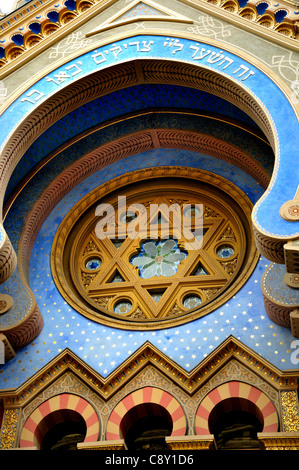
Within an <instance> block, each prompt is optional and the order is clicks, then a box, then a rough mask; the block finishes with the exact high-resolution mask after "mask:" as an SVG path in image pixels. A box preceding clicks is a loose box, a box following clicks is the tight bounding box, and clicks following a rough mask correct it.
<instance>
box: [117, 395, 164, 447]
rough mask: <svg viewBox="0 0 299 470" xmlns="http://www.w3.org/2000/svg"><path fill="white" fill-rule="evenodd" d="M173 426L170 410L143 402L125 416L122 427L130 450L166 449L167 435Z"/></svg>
mask: <svg viewBox="0 0 299 470" xmlns="http://www.w3.org/2000/svg"><path fill="white" fill-rule="evenodd" d="M172 428H173V422H172V418H171V416H170V414H169V412H168V411H167V410H166V409H165V408H164V407H163V406H161V405H157V404H155V403H143V404H141V405H137V406H135V407H133V408H131V409H130V410H129V411H128V412H127V413H126V414H125V416H124V417H123V419H122V421H121V424H120V429H121V433H122V435H123V437H124V439H125V442H126V446H127V448H128V450H130V451H138V450H163V449H164V450H166V449H167V445H166V442H165V437H166V436H170V434H171V432H172Z"/></svg>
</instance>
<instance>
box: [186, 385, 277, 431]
mask: <svg viewBox="0 0 299 470" xmlns="http://www.w3.org/2000/svg"><path fill="white" fill-rule="evenodd" d="M228 399H233V400H228ZM236 399H239V402H238V403H239V405H240V408H241V409H243V410H244V411H249V412H254V410H256V413H255V414H257V416H258V418H260V420H261V421H262V422H263V426H264V427H263V432H277V431H278V423H279V421H278V415H277V412H276V409H275V407H274V405H273V403H272V402H271V400H270V398H269V397H268V396H267V395H266V394H265V393H264V392H262V391H261V390H259V389H258V388H256V387H253V386H252V385H248V384H246V383H244V382H238V381H231V382H226V383H224V384H222V385H220V386H219V387H217V388H215V389H213V390H212V391H211V392H210V393H208V395H207V396H206V397H205V398H204V399H203V401H202V402H201V404H200V405H199V407H198V409H197V412H196V417H195V432H196V434H198V435H203V434H210V429H209V417H210V416H211V412H212V410H213V409H214V408H215V406H216V405H217V404H218V403H220V402H223V403H224V404H225V407H226V408H223V409H222V412H229V411H231V409H232V408H231V405H230V403H232V402H233V403H234V405H236Z"/></svg>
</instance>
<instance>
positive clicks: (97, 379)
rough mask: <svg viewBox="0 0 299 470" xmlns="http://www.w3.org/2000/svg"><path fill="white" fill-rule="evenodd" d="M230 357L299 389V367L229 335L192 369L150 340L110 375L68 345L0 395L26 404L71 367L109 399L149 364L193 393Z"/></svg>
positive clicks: (8, 402)
mask: <svg viewBox="0 0 299 470" xmlns="http://www.w3.org/2000/svg"><path fill="white" fill-rule="evenodd" d="M231 359H236V360H238V361H239V362H240V363H242V364H243V365H245V366H246V367H248V368H249V369H250V370H252V371H253V372H254V373H255V374H257V375H259V376H260V377H261V378H262V379H263V380H265V381H266V382H268V383H269V384H271V386H272V387H274V388H276V389H277V390H297V387H298V377H299V371H286V372H281V371H280V370H278V369H277V368H275V367H274V366H272V365H271V364H270V363H268V362H267V361H266V360H265V359H263V358H262V357H260V356H259V355H258V354H256V353H254V352H253V351H252V350H251V349H249V348H247V347H246V346H245V345H244V344H243V343H241V342H240V341H238V340H237V339H236V338H234V337H232V336H229V337H228V338H227V339H226V340H225V341H224V342H223V343H222V344H220V345H219V346H218V348H216V349H215V350H214V351H213V352H212V353H211V354H210V355H209V356H207V357H206V358H205V359H204V360H203V361H202V362H201V363H200V364H199V365H198V366H196V367H195V368H194V369H193V370H192V371H191V372H187V371H186V370H184V369H183V368H182V367H180V366H179V365H178V364H177V363H176V362H174V361H173V360H172V359H170V358H169V357H168V356H166V355H165V354H163V353H162V352H161V351H160V350H159V349H158V348H156V347H155V346H153V345H152V344H151V343H150V342H149V341H147V342H145V343H144V344H143V345H142V346H141V347H140V348H139V349H138V350H137V351H136V352H135V353H134V354H132V355H131V356H130V357H129V358H128V359H127V360H126V361H124V362H123V363H122V364H121V365H120V366H119V367H118V368H116V369H115V370H114V371H113V372H112V373H111V374H109V375H108V376H107V377H102V376H101V375H100V374H98V373H96V372H95V371H94V370H93V369H92V368H91V367H89V366H88V365H87V364H86V363H85V362H84V361H83V360H81V359H80V358H78V357H77V356H76V355H75V354H74V353H73V352H72V351H71V350H69V349H65V350H64V351H63V352H61V353H60V354H59V355H58V356H56V357H55V359H53V360H52V361H50V362H49V363H48V364H47V365H46V366H45V367H44V368H43V369H42V370H41V371H39V372H38V373H36V374H35V375H34V376H33V377H31V378H30V379H29V380H28V381H27V382H26V383H25V384H23V385H22V386H21V387H19V388H18V389H14V390H12V389H10V390H2V391H0V399H1V398H2V399H3V401H4V402H5V407H6V408H16V407H23V406H25V405H26V404H27V403H28V402H30V401H31V400H32V399H33V398H34V397H35V396H36V395H37V394H39V393H41V391H42V390H44V389H46V388H47V387H49V385H50V384H51V383H53V382H54V381H56V380H57V379H58V378H59V377H60V376H62V375H63V374H64V373H66V372H67V371H71V372H72V373H74V374H75V375H77V376H78V377H79V379H80V380H82V381H83V382H85V383H86V384H87V385H88V386H89V387H90V388H92V389H93V390H94V391H95V392H96V393H97V394H98V395H99V396H101V398H103V399H104V400H108V399H110V398H111V397H112V396H113V395H114V394H115V393H116V392H118V391H119V390H120V389H121V388H122V387H123V386H124V385H125V384H126V383H127V382H129V381H130V380H132V378H133V377H135V376H136V375H137V374H138V373H139V372H140V371H141V370H143V369H144V368H145V367H146V366H147V365H152V366H154V367H156V368H157V369H158V370H159V371H160V372H162V373H163V374H164V375H165V376H166V377H167V378H169V379H170V380H172V381H173V382H174V383H176V384H177V386H178V387H180V388H181V389H182V390H184V391H185V392H186V393H187V394H188V395H189V396H192V395H193V394H194V393H195V392H197V391H198V389H199V388H200V387H202V386H203V385H204V384H205V383H206V382H207V381H208V380H209V379H210V378H211V376H212V375H214V374H215V373H216V372H217V371H218V370H220V369H221V368H222V367H223V366H224V365H225V364H226V363H227V362H228V361H229V360H231Z"/></svg>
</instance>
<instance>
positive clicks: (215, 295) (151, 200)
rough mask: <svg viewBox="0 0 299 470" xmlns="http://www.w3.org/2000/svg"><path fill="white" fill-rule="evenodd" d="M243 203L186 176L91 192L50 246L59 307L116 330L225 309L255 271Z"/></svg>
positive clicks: (247, 208) (227, 187)
mask: <svg viewBox="0 0 299 470" xmlns="http://www.w3.org/2000/svg"><path fill="white" fill-rule="evenodd" d="M251 209H252V204H251V202H250V201H249V199H248V198H247V196H246V195H244V193H243V192H242V191H240V190H239V189H238V188H237V187H236V186H234V185H233V184H232V183H230V182H228V181H227V180H225V179H224V178H222V177H220V176H217V175H214V174H212V173H209V172H206V171H200V170H195V169H188V168H181V167H180V168H176V167H171V172H170V171H169V168H166V167H162V168H155V169H150V170H140V171H136V172H133V173H131V174H130V177H127V176H123V177H119V178H116V179H115V180H112V181H110V182H109V183H106V184H104V185H102V186H100V187H99V188H97V189H95V190H93V191H91V192H90V193H89V194H88V195H87V196H85V198H83V199H82V200H81V201H80V202H79V203H78V204H77V205H76V206H75V207H74V208H73V209H72V210H71V211H70V212H69V214H68V215H67V216H66V217H65V219H64V220H63V222H62V224H61V226H60V227H59V229H58V231H57V234H56V237H55V240H54V244H53V248H52V258H51V260H52V272H53V277H54V280H55V282H56V284H57V287H58V288H59V290H60V292H61V294H62V295H63V296H64V298H65V299H66V301H67V302H68V303H69V304H71V305H72V306H73V307H74V308H76V309H77V310H78V311H79V312H80V313H82V314H83V315H85V316H87V317H89V318H92V319H93V320H95V321H98V322H101V323H104V324H109V325H113V326H118V327H120V328H132V327H135V328H139V329H143V328H164V327H168V326H170V325H174V324H181V323H184V322H186V321H190V320H193V319H195V318H198V317H200V316H203V315H205V314H207V313H209V312H211V311H212V310H214V309H215V308H217V307H218V306H220V305H221V304H222V303H224V302H226V301H227V299H228V298H229V297H231V296H232V295H233V294H234V293H235V292H236V291H237V290H238V289H239V288H240V287H241V286H242V285H243V284H244V282H246V280H247V279H248V277H249V276H250V273H251V272H252V270H253V269H254V267H255V265H256V262H257V259H258V253H257V251H256V249H255V246H254V243H253V237H252V232H251V224H250V214H251Z"/></svg>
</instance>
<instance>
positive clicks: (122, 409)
mask: <svg viewBox="0 0 299 470" xmlns="http://www.w3.org/2000/svg"><path fill="white" fill-rule="evenodd" d="M148 404H156V405H160V406H162V407H163V408H165V409H166V411H168V413H169V414H170V416H171V419H172V424H173V428H172V433H171V436H184V435H185V434H186V427H187V426H186V418H185V414H184V411H183V408H182V407H181V405H180V404H179V402H178V401H177V400H176V398H174V397H173V396H172V395H171V394H170V393H168V392H165V391H164V390H161V389H160V388H155V387H145V388H141V389H139V390H136V391H135V392H133V393H130V394H129V395H127V396H126V397H125V398H124V399H123V400H121V402H120V403H118V405H117V406H116V407H115V409H114V410H113V411H112V413H111V416H110V418H109V421H108V426H107V434H106V439H107V440H108V441H110V440H115V439H123V435H122V431H121V429H122V428H123V420H124V417H125V415H126V414H127V413H128V411H129V410H131V409H132V408H134V407H136V411H137V413H138V416H137V419H138V418H139V417H142V416H144V410H143V408H146V405H148ZM140 405H141V406H140ZM137 419H136V421H137Z"/></svg>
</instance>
